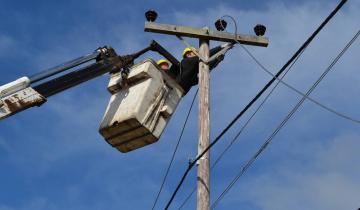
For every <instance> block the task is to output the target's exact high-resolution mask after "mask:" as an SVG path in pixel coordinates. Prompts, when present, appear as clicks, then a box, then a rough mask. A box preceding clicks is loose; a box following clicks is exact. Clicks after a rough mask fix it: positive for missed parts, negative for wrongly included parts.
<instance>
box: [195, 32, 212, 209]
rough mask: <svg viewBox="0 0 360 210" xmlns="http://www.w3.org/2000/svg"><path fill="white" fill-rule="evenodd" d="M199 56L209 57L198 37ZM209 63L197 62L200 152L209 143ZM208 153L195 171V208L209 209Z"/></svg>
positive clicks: (203, 42)
mask: <svg viewBox="0 0 360 210" xmlns="http://www.w3.org/2000/svg"><path fill="white" fill-rule="evenodd" d="M199 45H200V50H199V54H200V57H202V58H204V59H209V54H210V53H209V52H210V49H209V41H208V40H204V39H200V43H199ZM209 81H210V77H209V65H208V64H206V63H204V62H203V61H200V62H199V125H200V126H199V145H198V154H201V153H202V152H203V151H204V150H205V149H206V148H207V147H208V146H209V144H210V112H209V109H210V107H209V85H210V84H209ZM209 158H210V154H209V151H208V152H206V153H205V155H204V156H203V157H202V158H200V159H199V161H198V172H197V201H198V202H197V209H204V210H207V209H210V208H209V207H210V173H209V172H210V170H209V169H210V160H209Z"/></svg>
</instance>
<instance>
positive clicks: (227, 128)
mask: <svg viewBox="0 0 360 210" xmlns="http://www.w3.org/2000/svg"><path fill="white" fill-rule="evenodd" d="M346 2H347V0H342V1H341V2H340V4H339V5H338V6H337V7H336V8H335V9H334V11H332V12H331V14H330V15H329V16H328V17H327V18H326V19H325V20H324V22H323V23H322V24H321V25H320V26H319V27H318V28H317V29H316V31H315V32H314V33H313V34H312V35H311V36H310V37H309V38H308V39H307V40H306V41H305V43H304V44H303V45H302V46H301V47H300V48H299V49H298V50H297V51H296V52H295V54H294V55H293V56H292V57H291V58H290V60H289V61H288V62H287V63H286V64H285V65H284V66H283V67H282V68H281V69H280V70H279V72H278V73H277V74H276V77H279V76H280V75H281V74H282V73H283V72H284V71H285V70H286V68H287V67H288V66H289V65H290V64H291V63H292V62H293V61H294V60H295V59H296V58H297V57H298V55H299V54H300V53H301V52H302V51H303V50H304V49H305V47H306V46H307V45H308V44H309V43H310V42H311V41H312V40H313V39H314V38H315V36H316V35H317V34H318V33H319V32H320V31H321V29H322V28H323V27H324V26H325V25H326V24H327V23H328V22H329V21H330V19H331V18H332V17H333V16H334V15H335V14H336V13H337V12H338V11H339V10H340V8H341V7H342V6H343V5H344V4H345V3H346ZM275 80H276V79H275V78H272V79H271V80H270V81H269V82H268V83H267V84H266V85H265V87H264V88H263V89H262V90H261V91H260V92H258V93H257V94H256V96H255V97H254V98H253V99H252V100H251V101H250V103H249V104H248V105H246V107H245V108H244V109H243V110H242V111H241V112H240V113H239V114H238V115H237V116H236V117H235V118H234V119H233V120H232V121H231V122H230V123H229V124H228V125H227V126H226V127H225V129H223V131H222V132H221V133H220V135H219V136H217V137H216V138H215V140H214V141H213V142H211V144H210V145H209V146H208V147H207V148H206V149H205V150H204V151H203V152H202V153H201V154H200V155H198V156H197V157H196V159H195V160H194V161H193V162H192V163H191V164H189V166H188V168H187V169H186V170H185V172H184V174H183V176H182V178H181V180H180V182H179V183H178V185H177V187H176V189H175V191H174V192H173V194H172V195H171V198H170V200H169V201H168V203H167V204H166V207H165V209H168V208H169V207H170V205H171V203H172V201H173V200H174V198H175V196H176V194H177V192H178V191H179V189H180V187H181V185H182V184H183V182H184V181H185V178H186V176H187V174H188V173H189V171H190V170H191V169H192V168H193V167H194V165H195V163H196V161H198V160H199V159H200V158H201V157H202V156H204V154H206V153H207V152H208V151H209V149H210V148H211V147H213V146H214V145H215V144H216V143H217V142H218V141H219V140H220V138H221V137H222V136H223V135H224V134H225V133H226V132H227V131H228V130H229V129H230V128H231V127H232V126H233V125H234V124H235V122H237V120H238V119H239V118H240V117H241V116H242V115H243V114H244V113H245V112H246V111H247V110H248V109H249V108H250V107H251V106H252V105H253V104H254V103H255V102H256V101H257V99H259V98H260V96H261V95H262V94H263V93H264V92H265V91H266V90H267V89H268V88H269V87H270V86H271V85H272V83H273V82H274V81H275Z"/></svg>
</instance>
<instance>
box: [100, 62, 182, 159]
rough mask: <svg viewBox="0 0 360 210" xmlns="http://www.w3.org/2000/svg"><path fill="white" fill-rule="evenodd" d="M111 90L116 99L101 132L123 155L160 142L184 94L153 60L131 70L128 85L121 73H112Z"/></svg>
mask: <svg viewBox="0 0 360 210" xmlns="http://www.w3.org/2000/svg"><path fill="white" fill-rule="evenodd" d="M108 90H109V92H110V93H111V94H112V96H111V98H110V102H109V104H108V106H107V109H106V112H105V115H104V117H103V120H102V122H101V125H100V129H99V131H100V134H101V135H102V136H103V137H104V138H105V140H106V141H107V142H108V143H109V144H110V145H112V146H113V147H115V148H117V149H118V150H119V151H121V152H129V151H132V150H135V149H138V148H141V147H144V146H146V145H149V144H152V143H154V142H156V141H158V140H159V138H160V136H161V134H162V132H163V131H164V129H165V127H166V124H167V123H168V121H169V120H170V117H171V115H172V114H173V113H174V111H175V109H176V107H177V105H178V103H179V101H180V99H181V98H182V96H183V93H184V91H183V89H182V88H181V87H180V86H179V85H178V84H177V82H176V81H175V80H174V79H172V78H171V77H170V76H169V75H168V74H167V73H166V72H164V70H160V69H159V68H158V65H156V63H155V62H154V61H153V60H151V59H148V60H145V61H143V62H141V63H139V64H136V65H134V66H133V67H132V68H131V69H130V73H129V75H128V78H127V81H126V85H122V84H121V74H120V73H115V74H112V75H111V77H110V82H109V85H108Z"/></svg>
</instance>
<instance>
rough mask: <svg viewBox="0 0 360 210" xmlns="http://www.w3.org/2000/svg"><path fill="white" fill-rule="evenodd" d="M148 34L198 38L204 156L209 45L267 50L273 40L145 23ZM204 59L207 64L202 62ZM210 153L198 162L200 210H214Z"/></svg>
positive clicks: (207, 139) (207, 138) (207, 128)
mask: <svg viewBox="0 0 360 210" xmlns="http://www.w3.org/2000/svg"><path fill="white" fill-rule="evenodd" d="M144 30H145V31H146V32H153V33H161V34H168V35H176V36H179V37H180V36H185V37H192V38H198V39H199V44H200V49H199V57H200V58H201V59H200V62H199V75H198V77H199V144H198V154H201V153H202V152H203V151H204V150H205V149H206V148H207V147H208V146H209V145H210V114H209V92H210V90H209V80H210V75H209V65H208V63H207V61H208V59H209V56H210V55H209V41H210V40H216V41H223V42H233V41H234V39H236V40H237V41H238V42H240V43H241V44H246V45H254V46H262V47H267V45H268V43H269V40H268V39H267V38H265V37H263V36H251V35H242V34H238V35H236V37H235V36H234V34H233V33H228V32H222V31H213V30H209V28H201V29H200V28H192V27H187V26H176V25H168V24H159V23H155V22H145V28H144ZM202 59H203V60H202ZM209 168H210V151H208V152H207V153H205V155H204V156H202V157H201V158H200V159H199V160H198V173H197V186H198V188H197V189H198V192H197V209H198V210H209V209H210V173H209Z"/></svg>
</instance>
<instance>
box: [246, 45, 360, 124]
mask: <svg viewBox="0 0 360 210" xmlns="http://www.w3.org/2000/svg"><path fill="white" fill-rule="evenodd" d="M241 47H242V48H243V49H244V50H245V51H246V53H247V54H248V55H249V56H250V57H251V58H252V59H253V60H254V61H255V62H256V63H257V64H258V65H259V66H260V67H261V69H263V70H264V71H265V72H266V73H267V74H269V75H270V76H271V77H273V78H275V79H276V80H278V81H279V82H281V83H282V84H283V85H285V86H286V87H288V88H289V89H291V90H293V91H295V92H296V93H297V94H299V95H301V96H303V97H304V96H305V94H304V93H303V92H301V91H299V90H298V89H296V88H295V87H293V86H292V85H289V84H288V83H286V82H284V80H283V79H280V78H278V77H276V76H275V75H274V74H273V73H271V71H269V70H268V69H267V68H265V66H264V65H262V64H261V63H260V61H259V60H258V59H257V58H256V57H255V56H254V55H253V54H252V53H251V52H250V51H249V50H248V49H247V48H246V47H245V46H243V45H241ZM306 99H307V100H309V101H311V102H313V103H315V104H316V105H318V106H320V107H321V108H323V109H325V110H327V111H329V112H331V113H333V114H335V115H337V116H339V117H341V118H343V119H346V120H349V121H352V122H354V123H357V124H360V120H357V119H354V118H352V117H349V116H347V115H345V114H342V113H340V112H338V111H336V110H334V109H332V108H329V107H327V106H325V105H324V104H322V103H320V102H318V101H316V100H315V99H313V98H311V97H306Z"/></svg>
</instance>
